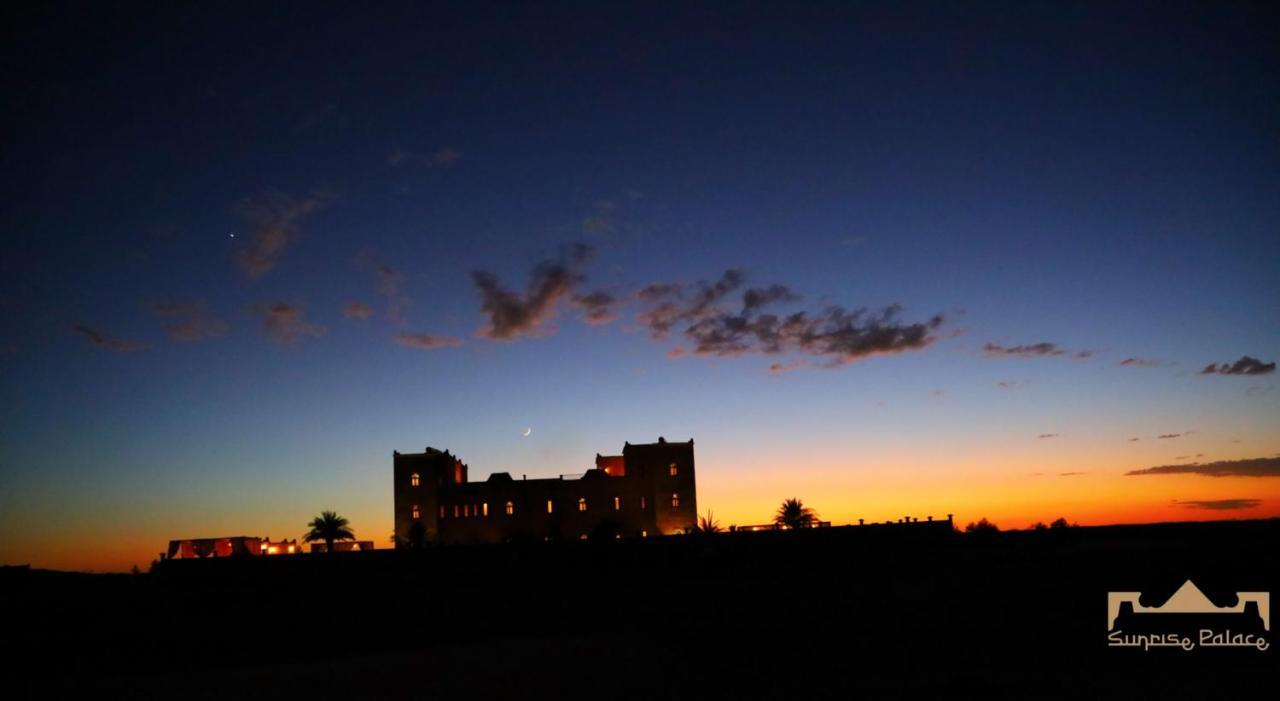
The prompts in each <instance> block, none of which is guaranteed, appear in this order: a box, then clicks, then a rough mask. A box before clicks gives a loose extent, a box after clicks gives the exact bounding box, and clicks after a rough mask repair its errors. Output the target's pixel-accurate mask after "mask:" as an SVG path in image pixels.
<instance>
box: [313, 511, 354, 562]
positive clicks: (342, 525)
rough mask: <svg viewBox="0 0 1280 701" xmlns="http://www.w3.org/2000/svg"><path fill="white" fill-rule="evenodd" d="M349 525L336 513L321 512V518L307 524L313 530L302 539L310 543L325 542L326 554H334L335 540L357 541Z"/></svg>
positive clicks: (318, 517)
mask: <svg viewBox="0 0 1280 701" xmlns="http://www.w3.org/2000/svg"><path fill="white" fill-rule="evenodd" d="M347 525H348V522H347V519H345V518H343V517H341V516H339V515H338V513H337V512H336V511H321V512H320V515H319V516H317V517H315V518H314V519H312V521H311V523H308V524H307V526H308V527H310V528H311V530H310V531H309V532H308V533H307V534H306V535H304V536H302V539H303V540H304V541H306V542H308V543H314V542H316V541H318V540H323V541H324V549H325V552H328V553H332V552H333V542H334V541H335V540H355V539H356V534H355V533H353V532H352V531H351V529H350V528H347Z"/></svg>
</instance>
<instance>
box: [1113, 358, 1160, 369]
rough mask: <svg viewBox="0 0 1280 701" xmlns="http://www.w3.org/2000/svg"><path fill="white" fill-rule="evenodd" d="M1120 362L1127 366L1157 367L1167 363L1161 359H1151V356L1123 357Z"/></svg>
mask: <svg viewBox="0 0 1280 701" xmlns="http://www.w3.org/2000/svg"><path fill="white" fill-rule="evenodd" d="M1120 364H1121V365H1122V366H1124V367H1129V368H1158V367H1163V366H1165V365H1167V364H1168V363H1166V362H1164V361H1163V360H1153V359H1151V358H1125V359H1124V360H1121V361H1120Z"/></svg>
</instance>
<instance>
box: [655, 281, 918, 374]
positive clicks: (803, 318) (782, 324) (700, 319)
mask: <svg viewBox="0 0 1280 701" xmlns="http://www.w3.org/2000/svg"><path fill="white" fill-rule="evenodd" d="M745 279H746V275H745V273H743V272H742V271H741V270H737V269H729V270H726V271H725V273H724V274H723V275H721V277H720V278H719V279H718V280H716V281H714V282H705V281H703V282H699V283H697V284H694V285H685V284H682V283H662V284H655V285H649V286H648V287H645V288H643V289H641V290H640V291H639V292H638V293H637V295H636V296H637V299H638V300H639V302H640V303H641V305H642V306H643V311H642V312H641V313H640V314H638V315H637V317H636V319H637V321H639V322H640V323H641V324H643V325H644V326H645V327H647V328H648V330H649V334H650V336H651V337H652V338H654V339H664V338H666V337H667V336H668V335H669V334H670V333H671V332H672V331H673V330H674V329H676V328H677V327H679V330H680V332H681V334H682V335H683V337H684V339H685V340H686V341H688V342H689V344H690V345H691V348H689V349H688V350H687V351H683V352H682V354H688V355H699V356H737V355H744V354H748V353H764V354H771V355H772V354H781V353H798V354H802V355H807V356H815V357H819V358H823V359H825V363H824V366H825V367H835V366H839V365H844V364H846V363H850V362H853V361H856V360H861V359H863V358H868V357H871V356H873V355H880V354H890V353H901V352H904V351H909V350H918V349H921V348H925V347H927V346H928V345H930V344H931V343H932V342H933V341H934V337H933V335H932V332H933V331H934V330H935V329H937V328H938V327H939V326H941V325H942V323H943V318H942V316H941V315H936V316H934V317H932V318H931V319H929V320H928V321H924V322H917V323H905V322H902V321H900V320H899V318H898V317H899V315H900V314H901V311H902V309H901V307H899V306H898V305H890V306H888V307H885V308H883V309H881V310H879V311H875V312H872V311H869V310H867V309H865V308H858V309H847V308H844V307H841V306H835V305H833V306H828V307H826V308H825V309H823V310H821V311H818V312H810V311H797V312H791V313H786V314H777V313H773V312H767V311H765V310H766V309H767V308H770V307H773V306H774V305H777V304H780V303H784V302H791V301H794V300H797V299H799V296H798V295H796V294H795V293H793V292H792V291H791V290H790V289H789V288H787V287H786V286H784V285H776V284H775V285H769V286H766V287H754V288H748V289H745V290H743V291H742V292H741V294H740V295H739V294H737V293H738V290H739V289H740V288H741V287H742V285H743V283H744V282H745Z"/></svg>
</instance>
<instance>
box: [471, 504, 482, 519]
mask: <svg viewBox="0 0 1280 701" xmlns="http://www.w3.org/2000/svg"><path fill="white" fill-rule="evenodd" d="M471 515H472V516H479V515H480V505H479V504H472V505H471Z"/></svg>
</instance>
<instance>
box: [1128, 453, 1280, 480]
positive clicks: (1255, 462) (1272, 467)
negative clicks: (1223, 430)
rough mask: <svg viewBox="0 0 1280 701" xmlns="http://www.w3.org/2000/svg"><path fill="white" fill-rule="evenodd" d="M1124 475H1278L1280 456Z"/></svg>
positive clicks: (1134, 472)
mask: <svg viewBox="0 0 1280 701" xmlns="http://www.w3.org/2000/svg"><path fill="white" fill-rule="evenodd" d="M1125 474H1126V475H1207V476H1209V477H1280V457H1270V458H1251V459H1248V460H1219V461H1217V462H1206V463H1196V462H1193V463H1190V464H1185V465H1157V466H1156V467H1148V468H1145V469H1142V470H1130V471H1129V472H1126V473H1125Z"/></svg>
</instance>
